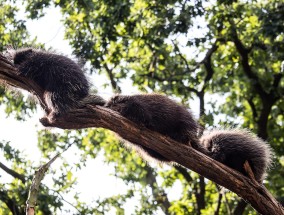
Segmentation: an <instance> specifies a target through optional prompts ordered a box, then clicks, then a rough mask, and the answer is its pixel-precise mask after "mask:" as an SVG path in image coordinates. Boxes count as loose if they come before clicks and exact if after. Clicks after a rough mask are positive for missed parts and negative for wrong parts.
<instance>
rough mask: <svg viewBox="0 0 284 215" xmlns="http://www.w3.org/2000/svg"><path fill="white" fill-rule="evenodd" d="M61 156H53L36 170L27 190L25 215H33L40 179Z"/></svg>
mask: <svg viewBox="0 0 284 215" xmlns="http://www.w3.org/2000/svg"><path fill="white" fill-rule="evenodd" d="M60 155H61V153H59V154H57V155H55V156H54V157H53V158H52V159H51V160H50V161H49V162H47V163H46V164H44V165H42V166H41V167H40V168H39V169H38V170H36V172H35V175H34V178H33V180H32V185H31V187H30V190H29V196H28V199H27V202H26V204H27V208H26V214H27V215H34V214H35V207H36V203H37V196H38V192H39V186H40V184H41V181H42V179H43V178H44V175H45V173H46V171H47V170H48V168H49V167H50V165H51V164H52V163H53V162H54V161H55V160H56V159H57V158H58V157H59V156H60Z"/></svg>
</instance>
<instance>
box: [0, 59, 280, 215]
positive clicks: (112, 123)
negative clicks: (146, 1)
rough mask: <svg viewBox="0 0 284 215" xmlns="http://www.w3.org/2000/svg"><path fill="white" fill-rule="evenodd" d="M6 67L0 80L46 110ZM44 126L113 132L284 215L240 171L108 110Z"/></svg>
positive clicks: (262, 209) (0, 68)
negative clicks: (23, 91)
mask: <svg viewBox="0 0 284 215" xmlns="http://www.w3.org/2000/svg"><path fill="white" fill-rule="evenodd" d="M8 66H10V68H9V69H7V62H4V61H1V60H0V79H2V80H5V81H6V83H7V84H11V85H12V86H15V87H16V86H17V87H19V88H22V89H28V91H29V92H33V93H35V94H36V95H37V97H38V99H39V100H40V104H43V107H46V104H45V103H44V99H43V96H42V95H43V94H42V89H40V88H39V87H38V86H36V84H35V83H32V81H31V80H27V79H25V80H24V78H23V77H20V76H18V75H17V73H16V72H15V71H16V70H15V69H14V68H13V67H12V64H10V65H8ZM46 125H47V126H51V127H57V128H62V129H82V128H90V127H97V128H98V127H102V128H106V129H109V130H112V131H114V132H115V133H117V134H119V135H120V136H121V137H122V138H124V139H125V140H127V141H130V142H132V143H134V144H137V145H141V146H145V147H147V148H150V149H152V150H154V151H157V152H159V153H160V154H161V155H163V156H164V157H165V158H167V159H169V160H172V161H175V162H176V163H178V164H180V165H182V166H184V167H186V168H188V169H191V170H193V171H195V172H197V173H199V174H200V175H202V176H204V177H206V178H208V179H210V180H212V181H214V182H216V183H217V184H219V185H221V186H223V187H225V188H227V189H229V190H231V191H232V192H235V193H236V194H238V195H239V196H240V197H241V198H243V199H245V200H246V201H248V202H249V203H250V204H251V205H252V207H254V208H255V209H256V210H257V211H258V212H259V213H261V214H270V215H276V214H277V215H279V214H284V209H283V207H282V206H281V205H280V204H279V203H278V202H277V201H276V200H275V199H274V198H273V196H272V195H271V194H270V193H269V192H268V191H267V190H266V188H265V187H264V186H263V185H261V184H258V183H256V182H253V181H252V180H250V179H249V178H247V177H246V176H244V175H242V174H240V173H239V172H237V171H235V170H233V169H231V168H229V167H227V166H225V165H223V164H221V163H219V162H217V161H215V160H213V159H211V158H209V157H207V156H206V155H204V154H202V153H200V152H198V151H195V150H194V149H193V148H191V147H189V146H186V145H183V144H180V143H178V142H176V141H174V140H172V139H170V138H168V137H165V136H163V135H161V134H159V133H157V132H154V131H150V130H148V129H146V128H145V127H139V126H137V125H136V124H135V123H133V122H131V121H130V120H128V119H126V118H124V117H122V116H121V115H119V114H117V113H116V112H114V111H112V110H109V109H107V108H104V107H100V106H95V105H91V104H86V105H84V106H82V107H81V108H78V109H75V110H72V111H70V112H69V113H68V114H66V115H64V116H62V117H60V118H57V119H56V120H55V121H54V122H53V123H52V124H46Z"/></svg>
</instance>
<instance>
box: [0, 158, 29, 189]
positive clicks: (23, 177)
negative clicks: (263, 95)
mask: <svg viewBox="0 0 284 215" xmlns="http://www.w3.org/2000/svg"><path fill="white" fill-rule="evenodd" d="M0 168H1V169H3V170H4V171H5V172H6V173H8V174H9V175H11V176H13V177H14V178H17V179H19V180H21V181H22V183H23V184H24V183H25V182H26V179H25V176H24V175H21V174H19V173H17V172H16V171H14V170H12V169H10V168H8V167H7V166H5V165H4V164H3V163H2V162H0Z"/></svg>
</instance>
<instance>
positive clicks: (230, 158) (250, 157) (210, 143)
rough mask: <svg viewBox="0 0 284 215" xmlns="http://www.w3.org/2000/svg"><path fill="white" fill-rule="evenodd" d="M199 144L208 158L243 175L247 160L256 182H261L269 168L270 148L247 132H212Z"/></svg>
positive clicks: (233, 130) (203, 137)
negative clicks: (207, 154) (207, 153)
mask: <svg viewBox="0 0 284 215" xmlns="http://www.w3.org/2000/svg"><path fill="white" fill-rule="evenodd" d="M200 142H201V144H202V145H203V146H205V147H206V148H207V149H208V150H209V156H210V157H212V158H213V159H214V160H217V161H219V162H221V163H223V164H225V165H227V166H229V167H231V168H233V169H235V170H238V171H239V172H241V173H242V174H244V175H247V173H246V171H245V169H244V163H245V161H246V160H247V161H248V162H249V164H250V166H251V169H252V171H253V173H254V176H255V179H256V180H257V181H258V182H262V180H263V179H264V178H265V175H266V171H267V169H268V168H269V167H270V166H271V157H272V150H271V148H270V147H269V145H268V144H267V143H266V142H265V141H263V140H262V139H260V138H258V137H256V136H255V135H253V134H252V133H250V132H249V131H247V130H236V129H232V130H214V131H212V132H210V133H208V134H204V135H203V136H202V137H201V139H200Z"/></svg>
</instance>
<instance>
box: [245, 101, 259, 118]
mask: <svg viewBox="0 0 284 215" xmlns="http://www.w3.org/2000/svg"><path fill="white" fill-rule="evenodd" d="M247 102H248V104H249V106H250V108H251V111H252V116H253V119H254V121H257V110H256V107H255V105H254V103H253V98H252V97H251V98H249V99H247Z"/></svg>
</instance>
